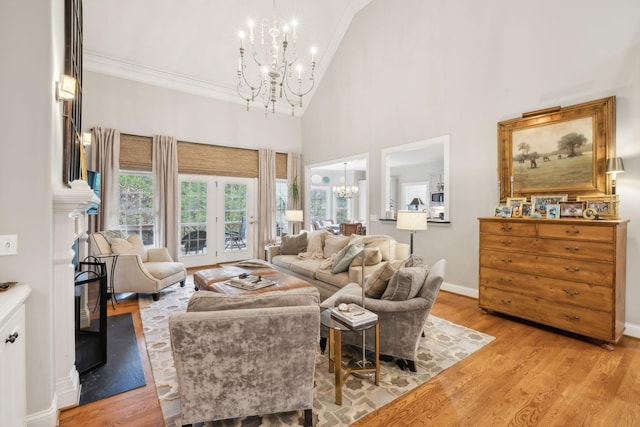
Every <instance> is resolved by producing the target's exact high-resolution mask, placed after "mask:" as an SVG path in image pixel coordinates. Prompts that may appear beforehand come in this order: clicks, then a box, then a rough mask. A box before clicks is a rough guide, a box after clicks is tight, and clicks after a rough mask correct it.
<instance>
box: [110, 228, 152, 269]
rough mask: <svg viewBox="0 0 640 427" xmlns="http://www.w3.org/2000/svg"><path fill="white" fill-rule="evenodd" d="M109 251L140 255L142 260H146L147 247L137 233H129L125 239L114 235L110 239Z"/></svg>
mask: <svg viewBox="0 0 640 427" xmlns="http://www.w3.org/2000/svg"><path fill="white" fill-rule="evenodd" d="M111 252H113V253H114V254H120V255H140V258H142V262H147V260H148V258H147V249H146V248H145V247H144V243H142V240H140V236H138V235H137V234H132V235H130V236H129V237H128V238H127V240H125V239H119V238H117V237H114V238H113V240H112V241H111Z"/></svg>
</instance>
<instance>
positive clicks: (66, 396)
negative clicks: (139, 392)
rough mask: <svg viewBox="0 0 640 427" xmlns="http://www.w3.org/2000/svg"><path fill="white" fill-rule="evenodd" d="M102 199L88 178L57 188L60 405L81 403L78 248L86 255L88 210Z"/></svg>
mask: <svg viewBox="0 0 640 427" xmlns="http://www.w3.org/2000/svg"><path fill="white" fill-rule="evenodd" d="M97 202H99V199H98V198H97V197H96V196H95V194H94V193H93V191H92V190H91V188H89V185H88V184H87V183H86V182H85V181H73V182H72V183H71V187H70V188H63V189H59V190H55V191H54V193H53V211H54V256H53V277H54V284H53V286H54V293H53V295H54V299H55V304H54V307H55V312H54V326H55V327H54V330H55V347H54V356H55V357H54V360H55V362H54V364H55V366H54V369H55V370H54V373H55V385H56V394H57V398H58V405H59V408H65V407H68V406H72V405H77V404H78V403H79V397H80V378H79V375H78V371H77V369H76V366H75V361H76V360H75V359H76V353H75V351H76V349H75V346H76V343H75V326H74V325H75V317H74V311H75V304H74V274H75V270H74V266H73V258H74V255H75V253H74V250H73V245H74V242H75V241H76V240H77V239H80V244H79V248H80V249H79V252H80V253H81V254H83V255H86V253H87V252H86V242H87V227H88V225H87V209H89V207H91V205H92V204H93V203H97Z"/></svg>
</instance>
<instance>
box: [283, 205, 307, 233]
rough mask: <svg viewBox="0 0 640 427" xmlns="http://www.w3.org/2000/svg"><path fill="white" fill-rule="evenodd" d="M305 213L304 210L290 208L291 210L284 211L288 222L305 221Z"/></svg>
mask: <svg viewBox="0 0 640 427" xmlns="http://www.w3.org/2000/svg"><path fill="white" fill-rule="evenodd" d="M303 218H304V216H303V213H302V211H298V210H289V211H284V219H285V221H288V222H293V223H295V222H302V221H303ZM291 231H292V233H293V227H291Z"/></svg>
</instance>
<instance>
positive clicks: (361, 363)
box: [348, 358, 376, 379]
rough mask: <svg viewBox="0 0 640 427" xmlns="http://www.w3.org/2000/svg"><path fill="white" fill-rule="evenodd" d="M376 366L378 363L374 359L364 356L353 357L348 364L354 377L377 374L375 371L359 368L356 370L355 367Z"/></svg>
mask: <svg viewBox="0 0 640 427" xmlns="http://www.w3.org/2000/svg"><path fill="white" fill-rule="evenodd" d="M375 366H376V365H375V363H373V360H369V359H362V358H358V359H351V360H350V361H349V364H348V367H349V369H351V375H353V376H354V377H357V378H363V379H367V378H373V377H374V376H375V375H376V373H375V372H359V371H357V370H355V371H354V369H373V368H375Z"/></svg>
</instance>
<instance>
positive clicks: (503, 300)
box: [500, 298, 511, 305]
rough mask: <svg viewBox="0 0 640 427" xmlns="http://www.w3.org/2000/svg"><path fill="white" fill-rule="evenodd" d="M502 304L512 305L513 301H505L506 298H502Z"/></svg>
mask: <svg viewBox="0 0 640 427" xmlns="http://www.w3.org/2000/svg"><path fill="white" fill-rule="evenodd" d="M500 302H501V303H503V304H507V305H508V304H511V300H510V299H507V300H505V299H504V298H500Z"/></svg>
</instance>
